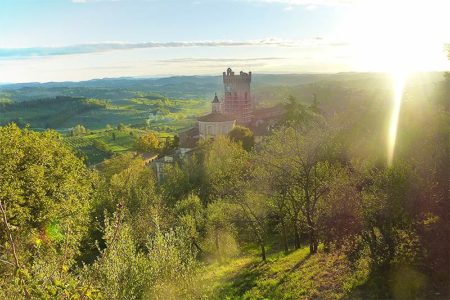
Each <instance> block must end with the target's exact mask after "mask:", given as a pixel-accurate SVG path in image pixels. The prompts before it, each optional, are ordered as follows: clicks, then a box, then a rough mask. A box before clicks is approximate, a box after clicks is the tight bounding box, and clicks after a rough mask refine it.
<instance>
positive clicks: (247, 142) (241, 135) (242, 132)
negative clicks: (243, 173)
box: [228, 126, 255, 151]
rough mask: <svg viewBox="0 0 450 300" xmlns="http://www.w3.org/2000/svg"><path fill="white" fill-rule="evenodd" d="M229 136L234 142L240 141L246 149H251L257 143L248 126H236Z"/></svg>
mask: <svg viewBox="0 0 450 300" xmlns="http://www.w3.org/2000/svg"><path fill="white" fill-rule="evenodd" d="M228 136H229V137H230V139H231V140H232V141H233V142H235V143H240V144H241V145H242V148H244V149H245V150H246V151H250V150H251V149H252V148H253V146H254V145H255V137H254V136H253V132H252V131H251V130H250V129H249V128H247V127H243V126H235V127H234V128H233V130H231V131H230V132H229V133H228Z"/></svg>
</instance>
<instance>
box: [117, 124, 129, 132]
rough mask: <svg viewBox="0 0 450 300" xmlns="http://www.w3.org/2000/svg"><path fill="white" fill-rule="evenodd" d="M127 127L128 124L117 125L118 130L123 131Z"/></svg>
mask: <svg viewBox="0 0 450 300" xmlns="http://www.w3.org/2000/svg"><path fill="white" fill-rule="evenodd" d="M126 128H127V126H126V125H125V124H123V123H119V125H117V130H119V131H122V130H125V129H126Z"/></svg>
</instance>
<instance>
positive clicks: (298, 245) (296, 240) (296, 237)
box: [294, 222, 300, 249]
mask: <svg viewBox="0 0 450 300" xmlns="http://www.w3.org/2000/svg"><path fill="white" fill-rule="evenodd" d="M294 240H295V241H294V242H295V249H300V234H299V233H298V227H297V222H295V223H294Z"/></svg>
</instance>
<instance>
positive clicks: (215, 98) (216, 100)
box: [212, 94, 219, 103]
mask: <svg viewBox="0 0 450 300" xmlns="http://www.w3.org/2000/svg"><path fill="white" fill-rule="evenodd" d="M212 103H219V98H218V97H217V94H216V95H215V96H214V100H213V102H212Z"/></svg>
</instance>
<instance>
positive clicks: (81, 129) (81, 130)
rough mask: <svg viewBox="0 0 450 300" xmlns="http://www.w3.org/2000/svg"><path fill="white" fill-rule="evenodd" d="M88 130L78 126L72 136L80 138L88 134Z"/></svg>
mask: <svg viewBox="0 0 450 300" xmlns="http://www.w3.org/2000/svg"><path fill="white" fill-rule="evenodd" d="M86 133H87V130H86V128H85V127H84V126H83V125H80V124H78V125H76V126H75V127H74V128H72V131H71V134H72V136H78V135H83V134H86Z"/></svg>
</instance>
